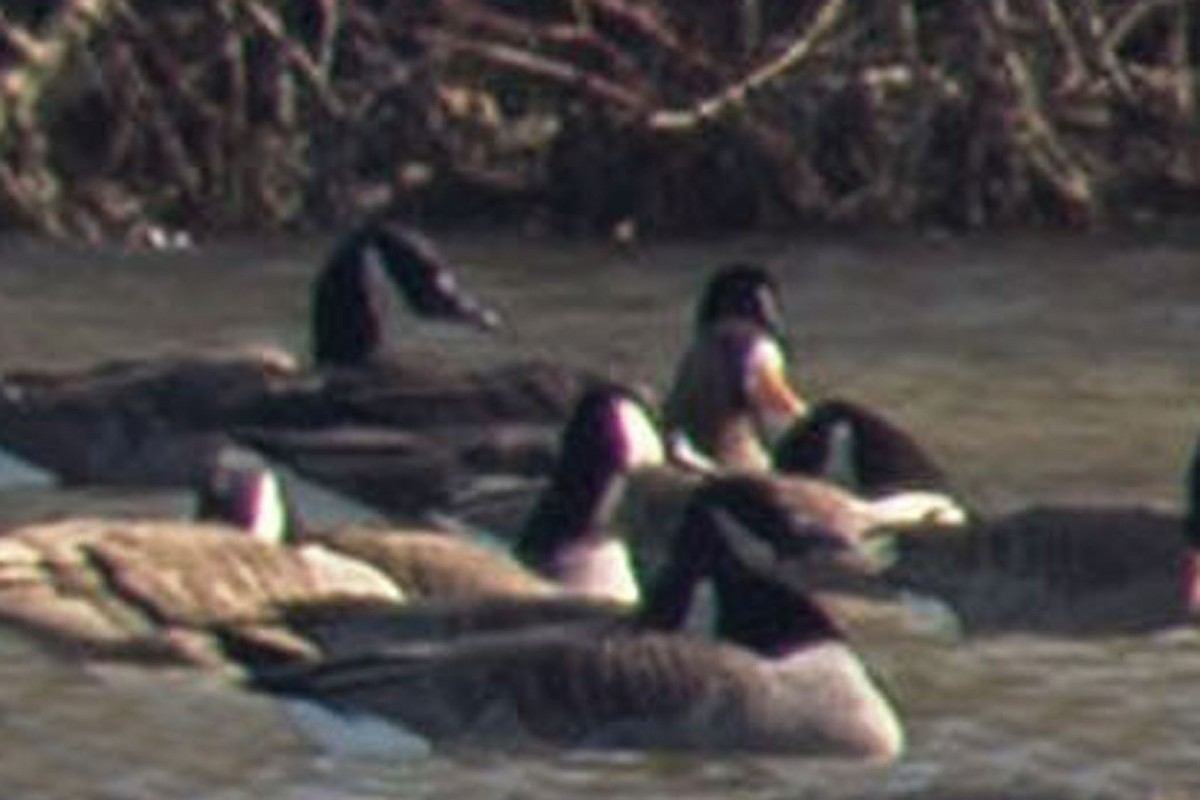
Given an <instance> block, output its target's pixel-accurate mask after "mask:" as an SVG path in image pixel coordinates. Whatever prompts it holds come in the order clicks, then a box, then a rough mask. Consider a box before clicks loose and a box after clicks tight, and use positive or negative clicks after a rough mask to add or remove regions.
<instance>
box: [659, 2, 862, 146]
mask: <svg viewBox="0 0 1200 800" xmlns="http://www.w3.org/2000/svg"><path fill="white" fill-rule="evenodd" d="M846 5H847V0H826V3H825V4H824V5H823V6H822V7H821V10H820V11H819V12H818V13H817V16H816V18H815V19H814V20H813V22H812V24H811V25H810V26H809V27H808V28H807V29H806V30H805V31H804V34H803V35H802V36H800V38H798V39H797V40H796V41H795V42H793V43H792V45H791V46H790V47H788V49H787V50H785V51H784V52H783V54H782V55H780V56H779V57H778V58H776V59H775V60H773V61H771V62H770V63H768V64H765V65H763V66H762V67H760V68H759V69H757V70H755V71H754V72H752V73H750V74H749V75H748V76H747V77H746V78H744V79H743V80H741V81H738V82H737V83H734V84H733V85H731V86H727V87H726V88H725V89H723V90H721V91H720V92H718V93H717V94H715V95H713V96H712V97H708V98H706V99H704V100H701V101H700V102H698V103H696V104H694V105H693V106H691V107H690V108H686V109H669V110H668V109H664V110H660V111H656V112H655V113H654V114H653V115H652V116H651V118H650V127H651V128H654V129H657V130H662V131H671V130H676V131H677V130H686V129H689V128H694V127H696V126H697V125H699V124H701V123H703V122H707V121H709V120H712V119H714V118H716V117H717V116H719V115H721V114H724V113H725V112H726V111H728V110H730V109H732V108H734V107H737V106H741V105H742V104H744V103H745V102H746V100H747V99H748V98H749V97H750V95H751V94H752V93H753V92H755V91H757V90H759V89H762V88H763V87H764V86H766V85H767V84H768V83H770V82H771V81H772V80H774V79H775V78H777V77H779V76H780V75H782V74H784V73H786V72H787V71H788V70H790V69H792V68H793V67H795V66H796V65H797V64H800V63H801V62H803V61H804V60H805V59H806V58H807V57H808V56H809V55H810V54H811V53H812V51H813V48H814V47H816V44H817V42H819V41H820V40H821V38H822V37H824V36H825V34H826V33H827V32H829V31H830V30H831V29H832V28H833V27H834V25H836V24H837V23H838V21H839V20H840V19H841V16H842V12H843V11H844V10H845V8H846Z"/></svg>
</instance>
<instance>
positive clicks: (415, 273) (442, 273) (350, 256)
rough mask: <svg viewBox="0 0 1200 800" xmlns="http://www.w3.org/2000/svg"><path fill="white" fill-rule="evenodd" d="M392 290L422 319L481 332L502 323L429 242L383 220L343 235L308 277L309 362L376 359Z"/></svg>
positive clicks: (350, 363) (383, 341)
mask: <svg viewBox="0 0 1200 800" xmlns="http://www.w3.org/2000/svg"><path fill="white" fill-rule="evenodd" d="M397 288H398V289H400V290H401V291H402V293H403V294H404V297H405V298H406V299H407V301H408V307H409V308H410V309H412V311H413V313H415V314H417V315H418V316H420V317H424V318H427V319H436V320H449V321H455V322H463V323H467V324H468V325H471V326H474V327H476V328H479V329H481V330H485V331H494V330H498V329H499V328H500V327H501V326H502V321H501V318H500V314H499V313H498V312H496V311H495V310H494V309H491V308H487V307H485V306H483V305H482V304H481V303H480V302H479V301H478V300H477V299H475V298H474V297H472V296H471V295H469V294H467V293H466V291H465V289H464V288H463V287H462V285H461V284H460V283H459V282H458V279H457V278H456V277H455V274H454V270H453V269H452V268H451V266H450V264H449V262H448V261H447V260H446V259H445V258H444V257H443V256H442V254H441V253H439V252H438V251H437V250H436V249H435V248H434V246H433V245H432V243H431V242H430V241H429V240H428V239H426V238H425V237H423V236H421V235H420V234H418V233H417V232H416V231H414V230H412V229H411V228H407V227H405V226H402V225H400V224H398V223H397V222H395V221H389V220H386V219H381V220H377V221H375V222H372V223H370V224H367V225H364V226H363V227H361V228H360V229H358V230H356V231H354V232H353V233H351V234H350V235H349V236H347V237H346V238H345V239H343V240H342V241H341V242H340V243H339V244H338V245H337V247H336V248H335V249H334V251H333V253H332V254H331V255H330V257H329V259H328V260H327V261H326V263H325V266H324V267H323V268H322V269H321V272H320V274H318V275H317V278H316V280H315V281H314V282H313V300H312V326H313V328H312V335H313V342H312V346H313V362H314V363H315V364H319V365H322V366H341V367H359V366H363V365H365V364H367V363H369V362H371V361H372V360H377V359H378V358H379V357H380V355H381V351H383V350H385V349H386V334H387V326H388V324H389V322H390V320H389V318H388V317H389V315H388V313H387V312H388V310H389V309H388V308H387V306H386V303H385V302H384V301H385V299H386V298H388V297H390V296H391V295H392V294H393V293H394V291H395V289H397Z"/></svg>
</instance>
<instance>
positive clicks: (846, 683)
mask: <svg viewBox="0 0 1200 800" xmlns="http://www.w3.org/2000/svg"><path fill="white" fill-rule="evenodd" d="M762 485H763V484H761V483H758V482H755V481H747V480H746V479H744V478H743V479H737V480H733V481H732V482H730V481H727V480H720V479H718V480H716V481H714V482H712V483H710V484H706V485H705V486H704V487H703V488H701V489H700V490H698V491H697V492H696V493H695V494H694V495H693V498H692V500H691V501H690V503H689V505H688V509H687V512H686V514H685V517H684V521H683V524H682V525H681V527H680V529H679V532H678V534H677V535H676V536H675V538H674V544H673V546H672V555H671V558H670V566H669V567H668V568H667V569H666V570H665V571H664V572H663V573H662V574H661V575H660V577H659V579H658V580H657V581H656V582H655V585H654V588H653V589H652V590H651V592H650V594H649V596H648V597H647V599H646V600H645V603H644V605H643V606H642V608H641V609H640V610H639V611H638V612H637V613H636V614H634V616H633V617H632V618H623V619H619V620H615V621H614V622H612V623H611V624H609V625H607V626H605V625H593V626H588V627H583V628H580V627H573V626H565V627H564V626H558V627H542V626H536V627H533V628H528V627H521V628H516V629H503V630H500V631H487V632H483V633H479V632H470V633H467V634H465V635H460V636H455V637H451V638H434V639H429V638H417V639H413V638H411V632H408V633H405V634H404V635H396V632H395V631H394V630H393V631H392V637H391V639H390V640H389V639H387V638H384V639H383V640H382V641H377V642H376V643H375V646H374V647H368V648H362V649H358V650H351V651H350V652H348V653H346V652H342V653H334V654H326V655H324V656H323V657H321V658H318V659H316V660H315V661H312V662H308V663H300V664H291V665H287V666H285V667H279V666H278V665H274V666H268V667H264V668H258V669H256V670H253V672H252V676H251V678H250V684H251V685H252V686H253V687H255V688H257V689H261V690H265V691H269V692H272V693H274V694H277V695H281V696H285V697H287V698H289V699H292V700H294V701H302V702H303V703H305V704H306V705H307V704H314V703H315V704H318V705H319V706H320V707H323V708H328V709H330V710H331V711H332V712H333V713H334V714H335V715H340V716H343V717H350V718H354V719H363V718H366V719H383V720H386V721H388V722H389V723H392V724H393V725H396V726H399V727H400V728H401V729H403V730H404V731H405V736H404V738H407V739H411V738H412V736H413V735H416V736H417V737H421V738H422V739H424V740H429V741H432V742H433V743H435V744H438V745H449V746H453V745H462V744H472V745H485V746H499V747H503V748H523V747H539V746H547V745H550V746H561V747H569V748H585V749H612V748H616V749H649V750H701V751H719V752H731V751H737V752H760V753H787V754H797V755H821V756H842V757H854V758H870V759H876V760H890V759H894V758H896V757H897V756H898V755H899V753H900V752H901V751H902V749H903V740H904V736H903V729H902V725H901V723H900V721H899V718H898V717H897V715H896V713H895V711H894V709H893V708H892V705H891V703H890V702H889V701H888V699H887V698H886V696H885V695H884V693H883V692H882V691H881V690H880V688H879V687H878V686H877V685H876V684H875V683H874V681H873V680H872V679H871V677H870V675H869V673H868V671H867V669H866V667H865V666H864V664H863V663H862V662H861V661H860V660H859V659H858V657H857V656H856V655H855V653H854V652H853V650H851V649H850V647H849V646H848V645H847V643H846V641H845V640H844V637H843V635H842V633H841V631H840V630H839V628H838V626H837V625H836V623H834V621H833V620H832V619H831V618H830V617H829V616H828V615H827V614H826V613H825V612H824V611H823V610H822V609H821V608H820V607H819V606H818V605H816V604H815V603H814V602H813V601H812V599H811V598H810V597H809V596H808V594H807V593H806V592H805V591H804V589H803V588H802V587H801V586H800V585H798V584H797V583H796V582H795V578H794V576H793V575H791V574H789V575H785V574H784V572H783V570H782V569H781V568H780V564H781V563H784V562H783V561H781V560H780V558H779V557H778V556H775V557H770V556H765V555H764V554H763V552H762V551H761V548H759V547H757V546H756V543H754V542H748V541H747V539H753V538H754V534H755V533H757V532H758V530H757V529H755V528H753V527H752V526H755V525H758V526H761V525H762V524H763V523H764V521H763V519H762V518H761V515H757V517H756V518H754V519H752V520H745V519H742V517H743V516H744V515H745V512H746V510H747V506H746V504H745V499H746V494H745V492H746V491H747V489H748V488H749V489H750V490H758V489H761V487H762ZM759 510H761V509H759ZM751 516H752V517H755V516H756V515H753V514H752V515H751ZM783 516H784V517H786V516H787V515H783ZM780 518H781V517H780V516H779V515H775V516H774V517H773V520H778V519H780ZM731 519H732V520H733V521H734V523H736V524H731ZM787 527H788V532H787V534H786V536H784V537H783V538H782V540H780V541H783V542H786V543H787V544H786V545H785V547H786V549H787V551H788V552H789V558H788V559H787V560H789V561H794V560H797V559H798V560H800V561H805V560H807V559H809V558H811V559H813V560H814V561H815V562H816V563H818V564H820V566H819V567H818V571H823V570H824V569H825V568H826V567H827V565H828V563H829V559H828V558H827V556H828V555H829V554H830V553H831V552H833V553H841V552H842V547H843V546H844V544H845V542H844V541H843V540H841V539H838V538H836V537H829V536H828V535H827V534H826V532H824V531H818V530H817V529H813V528H807V529H805V532H806V533H807V534H808V535H807V536H803V535H797V532H796V529H795V526H794V524H790V525H788V526H787ZM747 530H751V535H750V536H749V537H747V536H746V531H747ZM748 545H749V546H748ZM831 545H832V546H831ZM701 582H708V583H710V584H711V586H712V589H713V597H714V599H715V603H716V620H715V630H714V637H715V638H706V637H702V636H697V635H694V634H689V633H685V632H680V631H679V630H678V628H679V626H680V625H681V624H682V621H683V619H684V618H685V617H686V616H687V614H688V612H689V610H690V608H691V606H692V605H693V600H694V595H695V593H696V590H697V587H698V586H699V584H700V583H701ZM303 716H304V717H305V718H308V719H312V718H313V715H312V714H309V713H306V714H304V715H303Z"/></svg>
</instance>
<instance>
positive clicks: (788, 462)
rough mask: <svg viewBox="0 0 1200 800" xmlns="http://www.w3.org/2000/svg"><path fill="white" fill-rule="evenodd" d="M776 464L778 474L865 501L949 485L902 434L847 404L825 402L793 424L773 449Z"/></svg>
mask: <svg viewBox="0 0 1200 800" xmlns="http://www.w3.org/2000/svg"><path fill="white" fill-rule="evenodd" d="M774 463H775V469H776V470H778V471H780V472H789V473H800V474H803V475H808V476H811V477H815V478H823V479H825V480H830V481H834V482H835V483H838V484H841V485H842V486H845V487H846V488H847V489H850V490H851V491H854V492H857V493H859V494H862V495H866V496H869V497H878V496H882V495H886V494H891V493H893V492H897V491H918V490H920V491H936V492H946V491H948V488H949V483H950V482H949V479H948V478H947V476H946V473H945V471H943V470H942V468H941V467H940V466H938V465H937V463H936V462H935V461H934V460H933V458H932V457H931V456H930V455H929V454H928V453H926V452H925V451H924V450H923V449H922V448H921V447H920V445H918V444H917V443H916V441H915V440H913V438H912V437H911V436H909V435H908V434H907V433H906V432H905V431H903V430H901V429H900V428H899V427H897V426H896V425H894V424H893V423H892V422H890V421H889V420H887V419H884V417H882V416H881V415H880V414H878V413H876V412H874V411H871V410H868V409H866V408H864V407H863V406H861V405H859V404H857V403H853V402H850V401H846V400H827V401H824V402H822V403H820V404H818V405H817V406H816V407H815V408H813V409H812V411H811V412H810V413H809V414H807V415H806V416H805V417H804V418H803V419H800V420H797V421H796V423H795V424H793V425H792V427H791V428H790V429H788V431H787V432H786V433H784V434H783V436H782V437H780V439H779V442H778V443H777V444H776V446H775V453H774Z"/></svg>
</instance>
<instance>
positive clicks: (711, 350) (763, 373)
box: [665, 320, 807, 471]
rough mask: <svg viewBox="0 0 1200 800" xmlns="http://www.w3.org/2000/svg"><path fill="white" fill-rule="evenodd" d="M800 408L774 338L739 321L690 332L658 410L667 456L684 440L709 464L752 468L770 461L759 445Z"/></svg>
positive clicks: (801, 410)
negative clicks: (668, 443) (691, 336)
mask: <svg viewBox="0 0 1200 800" xmlns="http://www.w3.org/2000/svg"><path fill="white" fill-rule="evenodd" d="M806 412H807V407H806V405H805V403H804V401H803V400H802V399H801V398H800V396H799V395H798V394H797V393H796V391H795V390H794V389H793V388H792V386H791V384H790V382H789V380H788V376H787V360H786V357H785V355H784V351H783V347H782V346H781V345H780V343H779V341H778V340H777V339H776V338H775V337H774V336H772V335H770V334H769V333H767V332H766V331H765V330H763V328H761V327H760V326H759V325H757V324H755V323H752V322H747V321H744V320H729V321H725V322H720V323H718V324H716V325H714V326H713V327H711V328H710V329H708V330H707V331H704V332H703V333H701V334H699V335H698V336H697V337H696V340H695V341H694V342H693V343H692V346H691V347H690V348H689V350H688V352H687V353H686V354H685V356H684V359H683V362H682V363H681V364H680V368H679V370H678V372H677V374H676V378H675V384H674V386H673V387H672V390H671V392H670V394H669V396H668V399H667V403H666V407H665V416H666V419H667V429H668V430H669V431H670V434H669V438H670V440H671V442H672V452H673V453H676V452H679V451H680V450H681V449H682V448H681V446H680V443H681V442H683V441H686V442H688V443H690V445H691V446H692V447H694V448H695V449H696V450H697V451H698V452H699V453H701V454H703V455H704V456H705V457H707V458H708V459H711V460H712V462H714V463H715V465H716V466H719V467H725V468H738V469H749V470H756V471H765V470H767V469H769V468H770V466H771V459H770V455H769V453H768V452H767V449H766V444H765V443H766V442H770V441H773V440H774V439H775V438H776V437H777V436H778V435H779V433H780V432H781V431H782V430H785V429H786V428H788V427H789V426H791V425H792V424H794V422H795V421H796V420H797V419H798V418H800V417H802V416H803V415H804V414H805V413H806ZM689 455H690V454H689Z"/></svg>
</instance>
